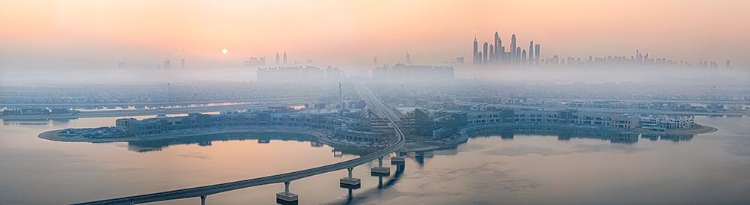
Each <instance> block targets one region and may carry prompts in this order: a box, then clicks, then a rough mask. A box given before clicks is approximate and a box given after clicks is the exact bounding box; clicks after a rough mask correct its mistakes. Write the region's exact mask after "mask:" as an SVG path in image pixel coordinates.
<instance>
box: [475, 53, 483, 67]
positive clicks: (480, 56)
mask: <svg viewBox="0 0 750 205" xmlns="http://www.w3.org/2000/svg"><path fill="white" fill-rule="evenodd" d="M474 58H475V59H477V64H482V51H479V53H477V55H476V56H474Z"/></svg>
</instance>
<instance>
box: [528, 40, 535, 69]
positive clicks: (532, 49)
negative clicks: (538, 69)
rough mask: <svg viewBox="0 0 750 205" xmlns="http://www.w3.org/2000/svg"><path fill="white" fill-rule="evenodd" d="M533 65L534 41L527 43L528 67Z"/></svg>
mask: <svg viewBox="0 0 750 205" xmlns="http://www.w3.org/2000/svg"><path fill="white" fill-rule="evenodd" d="M533 64H534V41H531V42H529V65H533Z"/></svg>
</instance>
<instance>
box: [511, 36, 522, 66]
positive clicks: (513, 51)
mask: <svg viewBox="0 0 750 205" xmlns="http://www.w3.org/2000/svg"><path fill="white" fill-rule="evenodd" d="M516 48H518V46H517V45H516V34H513V36H511V37H510V59H512V60H511V61H513V62H515V61H516V58H517V56H518V55H519V53H518V52H517V51H516V50H520V49H516Z"/></svg>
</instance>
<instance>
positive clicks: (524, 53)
mask: <svg viewBox="0 0 750 205" xmlns="http://www.w3.org/2000/svg"><path fill="white" fill-rule="evenodd" d="M525 64H526V49H523V51H521V65H525Z"/></svg>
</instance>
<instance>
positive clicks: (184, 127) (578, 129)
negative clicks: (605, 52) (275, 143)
mask: <svg viewBox="0 0 750 205" xmlns="http://www.w3.org/2000/svg"><path fill="white" fill-rule="evenodd" d="M363 112H365V113H363ZM366 112H367V111H366V109H350V110H347V112H345V113H343V112H339V111H338V110H329V111H327V112H325V111H321V110H315V109H302V110H298V109H292V108H289V107H269V108H266V109H259V110H244V111H236V110H226V111H222V112H220V113H219V114H203V113H190V114H188V115H187V116H173V117H167V116H165V115H159V116H157V117H155V118H146V119H134V118H121V119H117V120H116V122H115V126H110V127H99V128H68V129H62V130H51V131H46V132H43V133H41V134H39V137H40V138H43V139H47V140H53V141H64V142H92V143H105V142H139V141H154V140H164V139H175V138H186V137H196V136H203V135H216V134H229V133H246V134H247V133H249V134H263V133H289V134H306V135H310V136H312V137H314V138H316V140H317V141H319V142H322V143H324V144H328V145H331V146H335V147H364V148H373V149H376V148H380V147H383V146H386V145H388V144H389V142H391V141H392V140H394V139H393V138H392V136H393V135H391V133H389V132H390V129H388V128H387V127H384V126H383V124H382V121H381V120H382V119H378V118H374V117H372V116H368V115H367V114H366ZM399 127H401V128H402V130H404V131H405V134H406V135H407V144H406V145H405V148H404V149H405V150H406V151H427V150H435V149H446V148H452V147H455V146H457V145H459V144H462V143H464V142H466V141H467V140H468V138H470V137H471V136H475V135H476V133H488V132H496V133H499V134H500V135H503V134H505V135H507V133H514V132H516V133H525V132H530V133H544V132H545V131H550V130H554V133H562V134H558V135H559V136H561V138H565V137H564V136H570V135H581V136H594V137H596V138H602V139H610V140H612V142H613V143H622V142H629V141H632V140H633V139H632V136H638V135H642V136H643V137H646V138H649V137H648V136H659V135H664V136H670V137H665V138H668V139H673V138H692V135H696V134H703V133H710V132H715V131H717V130H718V129H716V128H714V127H711V126H706V125H699V124H697V123H695V121H694V117H693V116H667V115H645V116H644V115H633V114H617V113H596V112H585V111H584V112H582V111H577V110H572V109H566V110H535V109H507V108H504V109H503V108H492V107H491V108H481V109H473V110H450V111H445V110H440V111H428V110H426V109H419V108H417V109H414V110H412V111H409V112H407V113H405V114H404V115H403V117H402V120H401V121H400V122H399ZM488 130H489V131H488ZM566 133H567V134H566ZM680 135H688V136H691V137H679V136H680ZM511 136H512V134H511ZM622 136H629V137H628V138H627V139H626V138H622ZM674 136H678V137H674ZM636 140H637V139H636Z"/></svg>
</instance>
